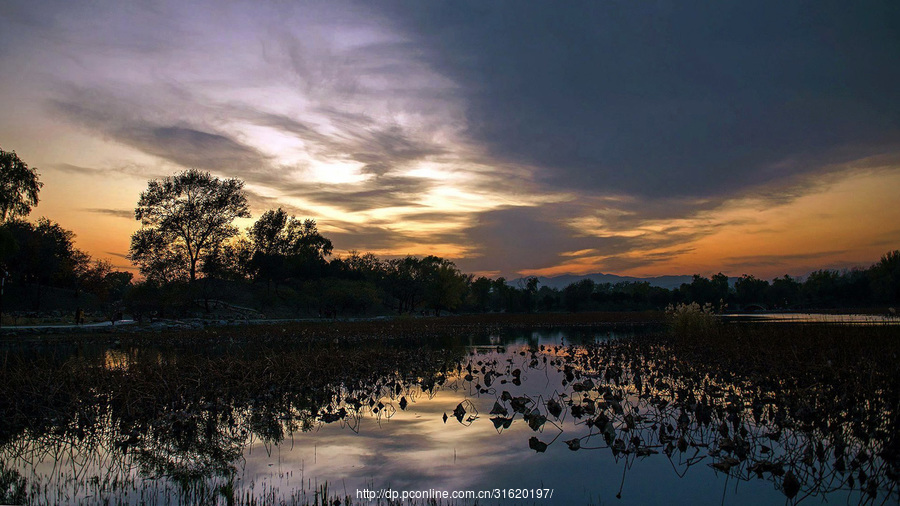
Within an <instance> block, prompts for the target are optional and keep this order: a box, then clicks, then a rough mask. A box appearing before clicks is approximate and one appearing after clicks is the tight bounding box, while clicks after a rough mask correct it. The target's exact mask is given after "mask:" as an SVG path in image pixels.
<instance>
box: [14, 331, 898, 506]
mask: <svg viewBox="0 0 900 506" xmlns="http://www.w3.org/2000/svg"><path fill="white" fill-rule="evenodd" d="M634 333H635V332H634V331H630V332H626V333H624V334H623V333H621V332H616V331H612V330H610V331H607V330H583V329H582V330H575V329H555V330H540V331H530V330H529V331H517V332H507V333H504V334H493V335H490V334H488V335H479V336H464V337H461V338H457V339H455V340H454V342H453V343H452V344H447V345H445V346H444V347H443V348H442V349H441V350H440V353H438V352H436V351H433V350H432V351H429V352H425V351H422V350H419V349H417V348H416V345H401V344H399V343H398V344H397V345H396V346H397V347H399V348H400V351H394V350H391V351H390V352H389V353H388V356H390V357H394V358H395V359H397V363H396V364H387V367H384V368H381V369H378V370H377V371H376V372H375V373H372V372H371V371H367V372H364V373H358V372H356V371H349V370H342V371H341V372H340V374H338V375H337V376H329V377H328V378H325V379H322V380H321V381H319V380H315V381H312V383H313V384H315V385H317V386H316V387H315V388H313V389H310V390H309V391H306V392H303V393H302V394H297V393H296V392H291V394H290V395H288V396H285V394H284V393H283V392H280V391H279V390H278V388H277V387H275V386H269V387H268V388H257V387H260V386H261V385H259V383H260V382H261V380H258V379H257V380H253V381H252V382H251V384H249V385H234V386H229V387H228V388H229V392H230V393H229V394H228V396H227V397H228V399H230V400H228V401H222V400H216V399H212V398H210V395H207V396H205V397H204V396H199V397H197V398H196V400H191V401H190V402H185V403H184V404H179V403H178V401H171V402H169V403H168V404H166V403H161V404H157V405H155V407H154V408H153V409H148V410H147V411H146V412H139V413H135V412H134V411H135V410H136V409H137V410H138V411H139V409H138V408H134V407H133V406H134V405H133V404H128V405H122V406H118V407H116V406H113V405H114V404H115V403H116V401H114V400H110V399H112V397H107V396H106V395H105V394H104V393H103V390H104V389H105V388H109V387H107V386H105V385H103V384H101V383H98V385H97V386H92V387H91V388H90V389H88V390H89V391H90V392H93V393H92V394H90V395H93V397H89V398H83V399H78V400H77V402H75V403H74V404H72V403H69V404H66V405H67V406H72V405H74V406H77V408H76V409H79V410H81V412H77V413H59V414H58V415H57V418H53V417H51V418H50V419H49V420H48V421H47V422H46V423H43V424H40V425H32V426H28V425H25V426H23V428H22V430H21V431H18V430H13V431H9V432H7V433H4V438H3V440H2V445H0V459H2V463H3V469H2V470H3V473H4V475H3V480H2V482H0V493H6V494H7V496H6V497H5V499H6V500H7V502H17V501H22V500H23V499H24V501H23V502H29V503H35V504H41V503H45V504H94V503H97V502H101V501H103V502H110V503H122V504H169V503H185V502H190V503H194V502H205V503H209V504H234V503H251V502H254V501H255V502H257V503H262V504H278V503H281V502H282V501H285V502H292V501H297V502H300V503H303V502H309V503H313V502H314V501H316V500H317V499H319V494H325V495H327V496H328V497H329V498H330V499H332V500H333V499H334V498H339V499H341V501H342V504H343V501H344V500H345V498H346V497H349V498H350V499H351V500H352V501H353V503H355V504H368V503H369V502H368V501H367V500H366V497H367V496H368V497H372V494H385V493H387V494H397V495H398V496H400V495H402V494H403V493H407V494H422V493H423V492H424V494H425V495H424V496H425V497H430V496H433V495H435V494H441V493H443V492H444V491H447V492H448V493H453V492H454V491H474V492H475V493H478V491H491V492H492V493H497V492H498V491H499V493H500V494H501V497H502V494H504V493H506V494H514V495H517V496H519V497H521V496H522V495H523V494H524V495H525V496H526V497H527V499H509V498H507V499H482V500H479V501H478V503H479V504H598V505H599V504H730V505H741V504H748V505H749V504H753V505H756V504H783V503H786V502H792V501H791V500H789V499H788V497H791V498H792V500H793V501H794V502H796V501H800V502H801V503H803V504H821V503H825V502H828V503H835V502H837V503H841V504H843V503H845V502H849V503H851V504H856V503H861V502H866V501H870V502H872V503H874V504H882V503H888V504H892V503H896V501H897V500H898V489H897V478H896V476H895V475H892V474H891V473H894V472H895V471H894V469H895V467H892V466H891V465H888V464H887V463H886V462H885V460H884V459H882V458H881V457H879V455H878V453H877V451H878V450H879V449H883V448H884V447H885V442H884V441H883V440H879V439H878V437H877V436H876V437H874V438H873V437H870V436H869V435H865V436H863V437H857V436H854V435H853V433H852V432H851V431H850V430H849V428H848V430H847V431H843V430H841V429H840V427H841V422H840V421H834V420H832V419H833V418H835V417H832V416H831V415H828V416H824V417H818V418H819V419H822V420H825V422H824V423H821V424H818V425H817V423H818V422H814V421H810V420H814V419H816V418H817V417H815V416H809V414H806V415H804V414H803V413H799V412H798V409H797V408H796V407H793V408H787V407H785V406H781V405H779V403H780V402H782V401H783V402H785V403H788V402H789V400H787V397H784V396H783V395H782V394H781V393H779V392H778V391H776V390H773V386H772V384H771V383H767V382H765V381H763V382H761V383H760V384H756V383H754V382H753V381H751V380H746V379H739V378H731V379H730V380H726V379H723V378H721V377H717V376H715V375H712V374H710V373H708V372H706V373H702V374H700V373H698V372H697V371H696V370H690V369H689V367H691V366H690V365H689V364H682V363H679V362H678V361H677V360H675V358H674V357H672V356H671V355H670V352H669V351H667V350H665V349H661V348H660V347H659V346H657V345H655V344H652V343H650V344H646V343H645V344H637V345H634V344H626V342H627V341H628V339H623V338H628V337H633V334H634ZM365 346H366V345H363V346H362V349H361V350H360V349H357V350H356V352H361V353H363V354H364V353H366V348H365ZM383 346H384V345H382V344H379V345H378V346H377V348H378V350H373V352H372V353H373V356H374V357H377V360H378V361H379V362H382V364H381V365H384V364H383V362H385V361H386V360H388V359H386V358H385V356H386V355H384V354H383V353H384V352H383V351H380V350H381V349H382V348H383ZM429 353H430V354H429ZM88 355H91V354H88ZM187 355H188V352H187V351H186V350H179V351H177V352H175V351H172V350H168V351H158V352H148V351H146V350H122V349H107V350H103V351H102V353H100V354H99V355H97V356H87V357H85V356H82V357H80V358H79V359H78V360H80V361H84V362H86V363H89V364H90V367H89V369H90V371H91V372H90V374H91V375H104V374H113V375H116V374H118V375H122V376H116V377H119V378H127V377H128V374H136V373H137V371H141V372H140V373H141V374H148V371H150V372H149V373H152V371H155V370H156V369H154V368H155V367H157V366H159V364H169V365H171V364H176V363H180V365H179V367H181V368H183V369H190V368H191V367H195V365H194V363H193V362H191V359H190V357H189V356H187ZM280 355H281V356H285V355H286V356H288V357H292V355H291V353H290V352H284V353H280ZM317 356H319V355H317ZM305 357H307V355H303V354H301V355H298V356H297V357H294V358H296V360H298V361H302V360H307V358H305ZM70 360H74V359H67V361H66V363H67V364H68V363H69V361H70ZM227 360H230V359H227ZM316 360H318V359H316ZM79 363H82V362H79ZM219 363H220V364H224V362H219ZM412 363H415V365H411V364H412ZM148 364H149V365H148ZM247 364H251V365H252V366H253V367H254V368H255V369H256V368H261V367H267V368H270V372H271V374H272V375H276V376H277V375H278V374H288V375H289V374H290V368H287V369H284V368H279V364H278V362H277V360H275V359H274V358H273V357H266V358H264V359H261V360H259V361H248V362H247ZM266 364H269V365H266ZM141 367H144V368H141ZM223 367H224V366H223ZM335 367H336V369H338V370H340V369H341V368H342V367H344V366H335ZM346 367H350V365H347V366H346ZM236 369H239V368H236ZM79 374H80V373H79ZM85 374H87V373H85ZM332 374H333V373H332ZM373 374H374V375H373ZM202 377H203V375H202V374H201V375H200V376H198V378H200V379H197V380H196V381H197V385H196V386H190V385H188V387H187V389H188V391H187V393H185V394H183V395H182V396H183V397H190V396H191V395H192V394H193V392H190V390H191V389H194V388H195V389H197V390H203V389H204V388H206V386H205V385H203V384H202ZM273 377H275V376H273ZM90 378H95V376H85V380H91V381H94V380H92V379H90ZM123 381H124V380H123ZM159 381H163V382H165V381H168V380H167V379H166V377H165V376H163V375H161V376H160V378H159ZM172 381H175V380H172ZM179 381H182V380H179ZM188 381H193V380H188ZM283 381H284V382H289V381H294V379H293V378H288V377H287V376H285V379H284V380H283ZM113 383H114V382H113ZM112 388H114V386H113V387H112ZM135 388H138V387H135ZM172 388H185V387H184V385H178V386H174V385H173V386H172ZM785 388H786V387H785ZM216 391H217V392H218V391H219V390H216ZM234 392H237V393H234ZM136 395H139V394H136ZM146 395H148V396H150V395H154V394H153V391H150V390H148V391H147V393H146ZM156 395H159V394H156ZM217 395H218V394H217ZM788 397H789V396H788ZM192 399H193V398H192ZM104 400H106V401H108V402H109V404H108V405H104V404H103V402H104ZM147 402H148V403H150V402H151V401H150V400H148V401H147ZM167 402H168V401H167ZM840 416H842V415H840V414H838V415H837V417H836V418H839V417H840ZM62 418H65V419H66V421H65V422H60V421H59V419H62ZM85 420H90V421H91V422H90V423H85V422H84V421H85ZM873 433H876V434H877V432H873ZM835 434H839V436H835ZM881 437H882V438H885V437H887V436H885V435H884V434H881ZM848 478H849V480H848ZM17 487H18V488H17ZM4 490H5V492H4ZM23 490H24V492H23ZM503 491H506V492H503ZM428 494H432V495H428ZM551 494H552V496H551V497H547V496H548V495H551ZM0 499H4V497H3V496H0ZM0 502H3V501H2V500H0ZM445 502H446V503H460V504H471V503H472V502H473V501H445ZM374 503H375V502H374V501H373V502H372V504H374ZM382 503H384V502H383V501H382Z"/></svg>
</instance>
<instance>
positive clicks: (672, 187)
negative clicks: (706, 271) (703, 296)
mask: <svg viewBox="0 0 900 506" xmlns="http://www.w3.org/2000/svg"><path fill="white" fill-rule="evenodd" d="M387 3H388V5H390V6H391V8H392V10H391V15H392V16H393V17H394V18H396V19H399V20H401V26H403V27H404V28H405V29H406V30H407V31H408V33H412V34H414V36H415V37H416V40H417V41H418V42H419V43H420V44H421V45H422V47H423V48H424V50H425V51H427V54H428V59H429V61H431V62H433V63H434V65H435V66H436V68H438V69H439V70H440V71H441V72H443V73H444V74H445V75H447V76H450V77H451V78H452V79H453V80H454V81H455V82H458V83H460V85H461V89H462V90H464V92H465V93H466V99H467V103H468V107H467V109H466V114H467V119H468V121H469V123H468V125H469V132H470V134H471V136H472V137H473V138H478V139H480V140H482V141H483V142H484V143H485V146H486V147H488V149H490V151H491V152H492V153H493V154H494V155H495V156H497V157H499V158H502V159H506V160H516V161H519V162H524V163H528V164H531V165H535V166H539V167H542V168H543V169H544V170H543V171H542V175H543V176H544V177H545V179H546V180H547V181H549V182H552V183H554V184H557V185H561V186H564V187H567V188H580V189H583V188H592V189H599V190H604V191H608V190H611V189H612V190H616V191H623V192H626V193H629V194H641V195H648V196H654V197H665V196H670V195H672V194H675V195H680V196H688V195H702V196H707V195H714V194H717V193H720V192H722V191H733V189H734V188H735V187H736V186H738V187H740V186H748V185H755V184H758V183H760V182H767V181H771V180H774V179H777V178H780V177H782V176H784V175H786V174H796V173H802V172H807V171H810V170H815V169H816V168H817V167H818V166H820V165H822V164H823V162H827V163H833V162H838V161H850V160H854V159H858V158H862V157H865V156H870V155H873V154H878V153H881V152H884V151H885V150H894V151H896V150H897V148H898V146H900V88H898V87H897V86H896V85H895V83H896V82H898V79H900V65H898V64H897V63H898V62H900V10H898V6H897V4H896V3H895V2H888V1H883V2H858V3H846V2H819V3H816V4H815V5H806V4H799V3H785V2H780V1H765V2H739V1H723V2H716V3H714V4H709V3H708V2H662V3H660V2H654V3H647V4H642V3H620V2H546V1H534V2H512V1H499V2H489V3H485V2H480V1H462V2H387Z"/></svg>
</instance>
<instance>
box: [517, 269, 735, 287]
mask: <svg viewBox="0 0 900 506" xmlns="http://www.w3.org/2000/svg"><path fill="white" fill-rule="evenodd" d="M537 278H538V281H539V282H540V284H539V285H538V287H541V286H547V287H550V288H557V289H560V290H561V289H563V288H565V287H567V286H569V285H571V284H572V283H575V282H578V281H581V280H582V279H590V280H591V281H593V282H594V283H612V284H616V283H622V282H632V283H634V282H637V283H642V282H644V281H646V282H648V283H650V285H651V286H658V287H661V288H668V289H669V290H672V289H675V288H678V287H680V286H681V285H682V283H690V282H691V281H692V280H693V279H694V277H693V276H655V277H649V278H636V277H632V276H619V275H616V274H604V273H602V272H597V273H594V274H584V275H581V276H578V275H575V274H562V275H560V276H552V277H546V276H538V277H537ZM525 279H526V278H516V279H512V280H510V281H509V282H508V283H509V284H510V285H511V286H516V287H517V286H519V285H520V284H522V285H524V283H525ZM735 279H737V278H733V279H732V278H729V280H728V281H729V284H732V285H733V284H734V280H735Z"/></svg>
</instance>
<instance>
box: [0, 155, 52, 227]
mask: <svg viewBox="0 0 900 506" xmlns="http://www.w3.org/2000/svg"><path fill="white" fill-rule="evenodd" d="M38 176H39V174H38V172H37V169H35V168H34V167H31V168H29V167H28V164H26V163H25V162H23V161H22V160H21V159H20V158H19V156H18V155H16V152H15V151H3V150H2V149H0V222H4V221H6V220H7V219H9V218H17V217H20V216H27V215H28V213H30V212H31V208H32V207H34V206H36V205H37V203H38V193H40V191H41V187H42V186H43V185H44V183H41V182H40V181H38Z"/></svg>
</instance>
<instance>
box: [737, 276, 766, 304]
mask: <svg viewBox="0 0 900 506" xmlns="http://www.w3.org/2000/svg"><path fill="white" fill-rule="evenodd" d="M734 294H735V298H736V299H737V301H738V302H739V303H740V304H767V303H768V294H769V282H768V281H766V280H764V279H759V278H756V277H754V276H751V275H749V274H744V275H743V276H741V277H740V278H739V279H738V280H737V281H735V283H734Z"/></svg>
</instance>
